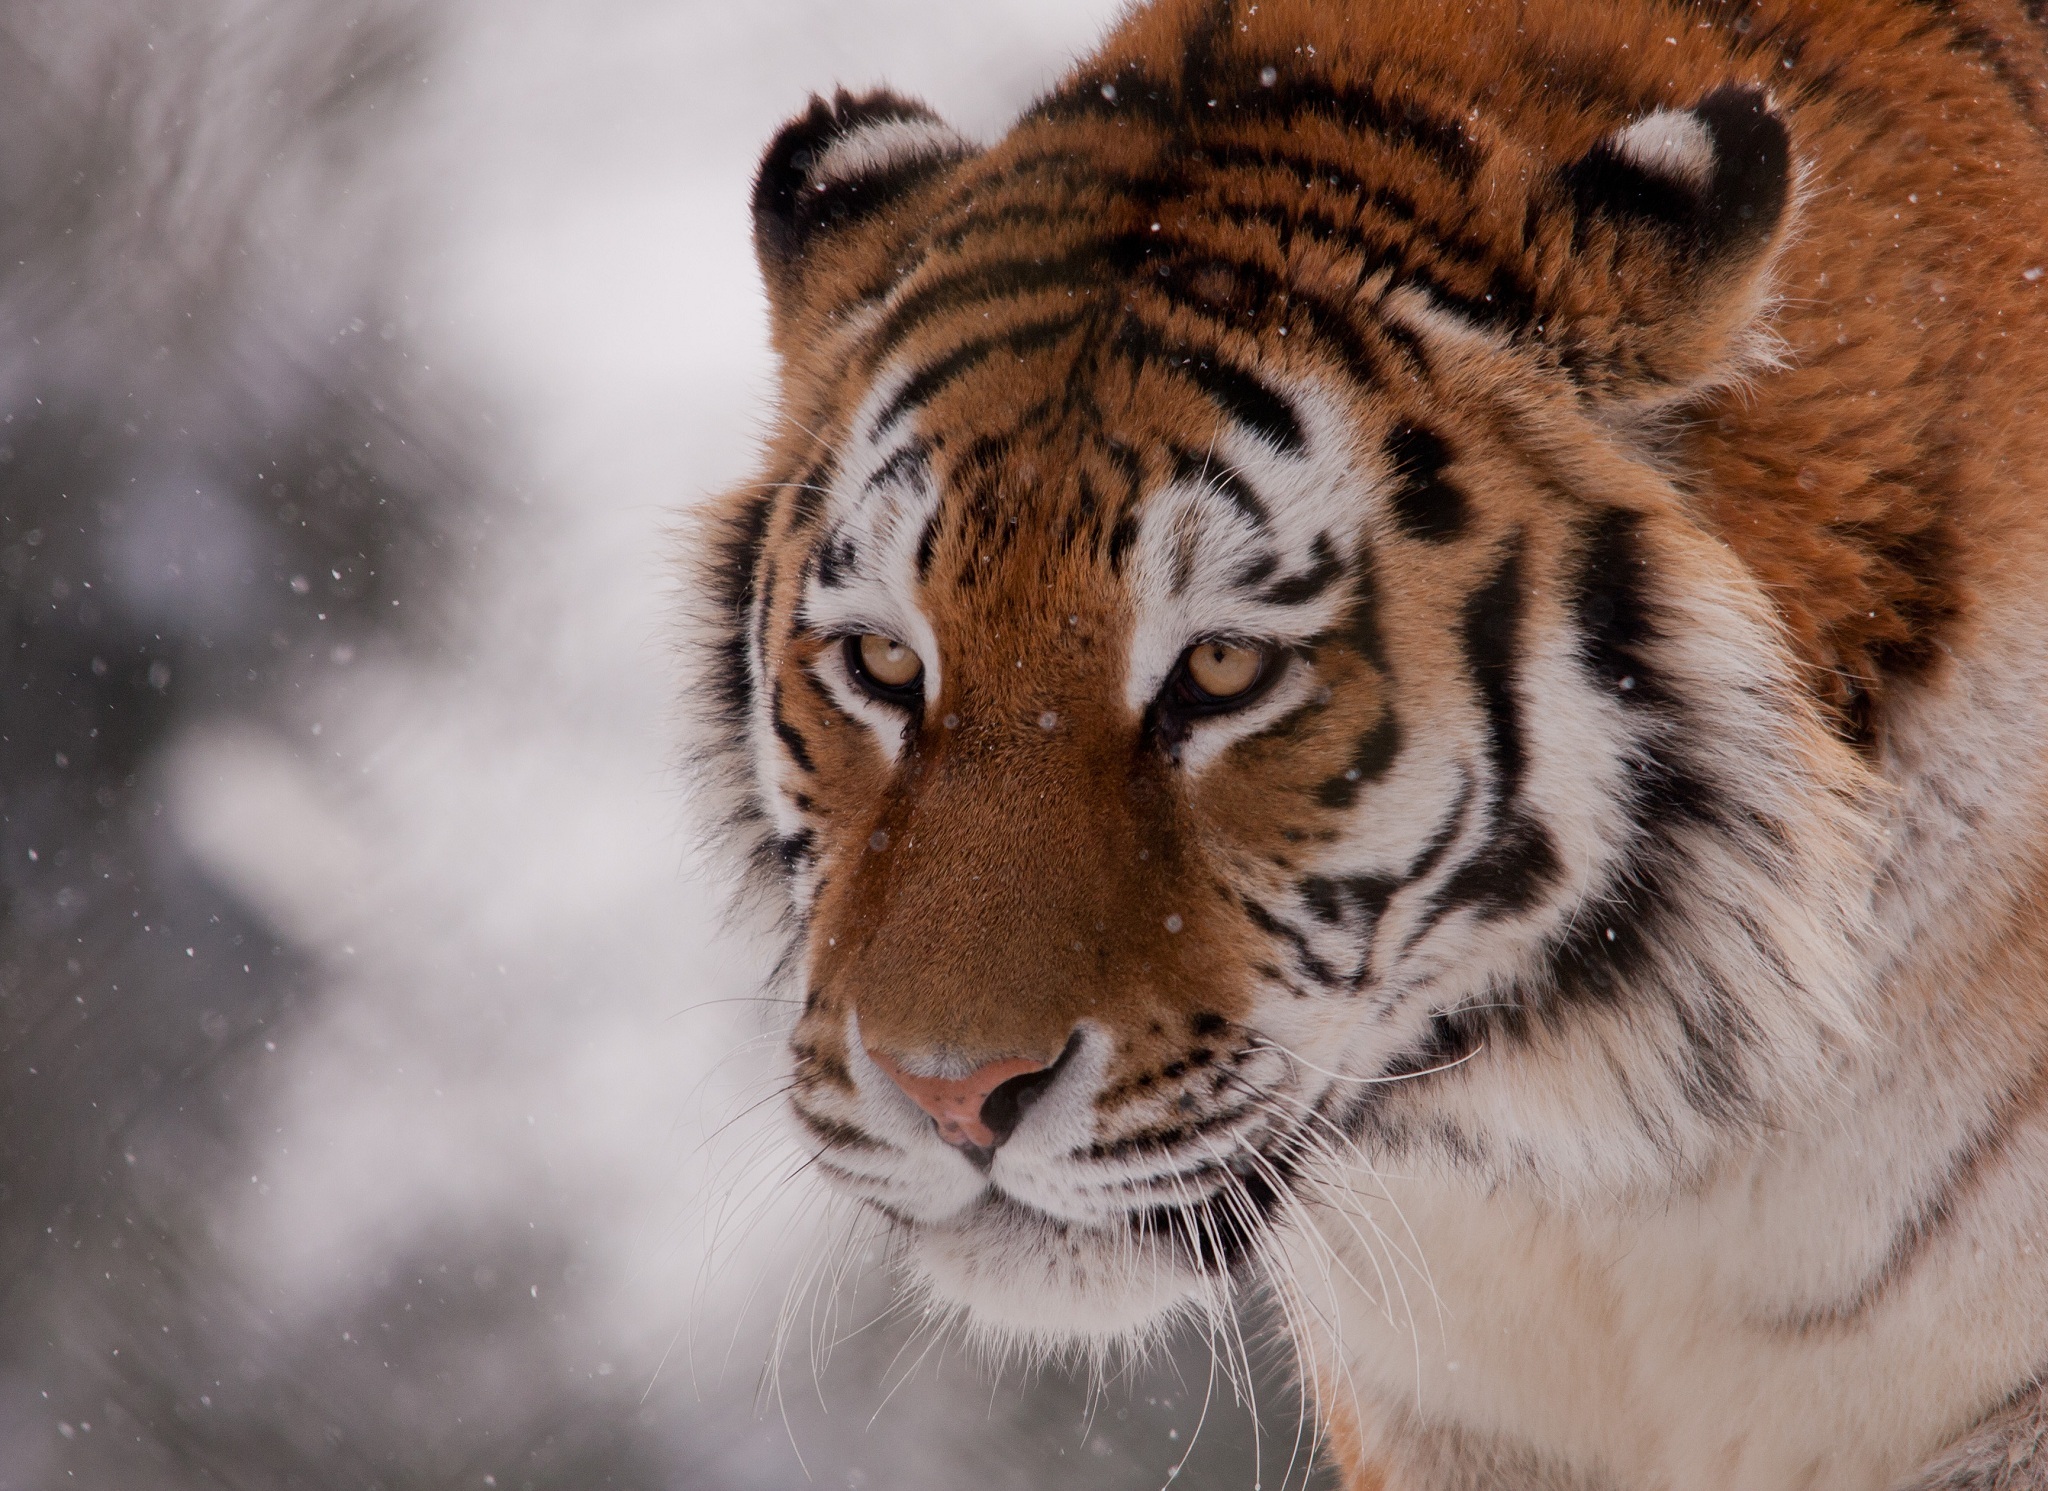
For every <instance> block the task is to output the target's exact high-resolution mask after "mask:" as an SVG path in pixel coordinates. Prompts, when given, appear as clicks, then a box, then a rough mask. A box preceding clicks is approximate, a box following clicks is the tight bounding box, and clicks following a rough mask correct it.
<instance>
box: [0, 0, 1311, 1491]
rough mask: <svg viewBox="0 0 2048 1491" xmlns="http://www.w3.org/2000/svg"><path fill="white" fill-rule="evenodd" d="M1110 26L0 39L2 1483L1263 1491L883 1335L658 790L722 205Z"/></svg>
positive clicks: (1217, 1448) (500, 24)
mask: <svg viewBox="0 0 2048 1491" xmlns="http://www.w3.org/2000/svg"><path fill="white" fill-rule="evenodd" d="M1112 9H1113V7H1112V6H1111V5H1110V4H1109V3H1107V0H1040V3H1035V4H1034V3H1026V0H973V3H971V4H969V3H962V0H857V3H856V0H844V3H826V0H813V3H777V4H756V5H741V4H733V3H728V4H713V3H705V0H489V3H484V0H475V3H458V0H47V3H35V0H6V3H4V4H0V119H4V122H5V126H6V127H5V128H4V129H0V1291H4V1296H0V1300H4V1303H0V1491H31V1488H34V1491H43V1488H50V1487H58V1486H66V1487H72V1486H76V1487H91V1488H110V1491H112V1488H142V1487H166V1488H185V1487H251V1488H255V1487H264V1488H270V1487H308V1488H315V1487H317V1488H330V1487H331V1488H344V1487H346V1488H369V1487H387V1488H399V1487H443V1486H447V1487H456V1486H465V1487H467V1486H476V1487H490V1486H497V1487H507V1488H513V1487H523V1488H536V1491H538V1488H585V1487H593V1488H594V1487H622V1488H624V1487H635V1488H657V1487H659V1488H698V1487H702V1488H720V1491H745V1488H754V1487H762V1488H769V1487H802V1486H808V1485H816V1486H825V1487H839V1486H845V1487H863V1486H867V1487H875V1488H893V1487H901V1488H910V1491H919V1488H934V1491H941V1488H952V1487H968V1486H972V1487H975V1488H977V1491H981V1488H991V1491H993V1488H1010V1487H1017V1488H1025V1487H1052V1486H1058V1487H1090V1488H1092V1487H1102V1488H1147V1487H1157V1486H1163V1485H1165V1484H1166V1483H1167V1482H1168V1480H1169V1479H1172V1478H1173V1477H1174V1474H1175V1467H1176V1466H1177V1465H1179V1464H1180V1463H1181V1461H1182V1459H1183V1456H1185V1455H1187V1454H1188V1451H1189V1449H1190V1446H1191V1445H1192V1446H1193V1454H1192V1456H1191V1457H1190V1458H1188V1459H1187V1462H1186V1469H1185V1470H1184V1471H1182V1472H1181V1473H1180V1474H1179V1476H1178V1478H1177V1479H1175V1480H1174V1484H1175V1485H1176V1486H1181V1487H1186V1486H1202V1487H1217V1488H1221V1487H1233V1488H1249V1487H1252V1486H1254V1485H1255V1484H1262V1485H1263V1486H1264V1487H1267V1488H1277V1487H1280V1486H1282V1485H1283V1484H1286V1485H1290V1486H1301V1485H1303V1484H1304V1483H1305V1481H1306V1480H1307V1479H1308V1472H1307V1470H1306V1466H1305V1463H1304V1462H1305V1459H1306V1456H1305V1452H1304V1449H1303V1446H1302V1444H1301V1442H1300V1435H1299V1430H1298V1424H1299V1418H1300V1415H1299V1412H1298V1407H1297V1403H1296V1399H1295V1396H1294V1394H1293V1392H1292V1390H1291V1389H1290V1388H1289V1387H1288V1385H1287V1383H1288V1379H1287V1373H1286V1366H1287V1358H1286V1353H1285V1351H1284V1350H1282V1349H1281V1348H1279V1347H1277V1346H1275V1345H1273V1344H1272V1343H1271V1342H1270V1341H1269V1342H1266V1343H1265V1344H1261V1341H1260V1338H1259V1326H1258V1322H1257V1319H1256V1318H1255V1317H1253V1318H1248V1321H1247V1326H1246V1332H1245V1335H1246V1338H1247V1339H1249V1340H1250V1341H1251V1345H1250V1346H1249V1348H1248V1350H1247V1348H1245V1347H1244V1346H1243V1345H1242V1343H1241V1342H1240V1341H1239V1340H1236V1339H1233V1340H1232V1341H1231V1342H1230V1343H1228V1352H1229V1354H1230V1355H1231V1357H1232V1358H1233V1359H1234V1360H1235V1361H1236V1362H1237V1363H1238V1364H1239V1365H1238V1366H1237V1367H1236V1370H1235V1373H1234V1375H1235V1376H1236V1377H1237V1378H1239V1379H1242V1378H1243V1377H1244V1375H1245V1373H1244V1368H1243V1366H1242V1363H1243V1362H1244V1361H1246V1360H1248V1361H1249V1362H1250V1364H1251V1367H1252V1369H1253V1375H1254V1377H1255V1378H1256V1379H1257V1388H1258V1394H1259V1400H1260V1401H1259V1407H1260V1412H1261V1415H1262V1417H1263V1419H1264V1421H1265V1434H1264V1443H1263V1445H1262V1446H1261V1445H1259V1444H1257V1443H1256V1442H1255V1441H1256V1438H1257V1436H1255V1435H1254V1434H1253V1432H1252V1431H1251V1428H1250V1423H1251V1419H1250V1416H1249V1414H1248V1411H1247V1409H1246V1407H1245V1406H1244V1405H1243V1404H1241V1403H1238V1402H1236V1401H1234V1394H1233V1391H1232V1388H1231V1386H1230V1384H1229V1382H1228V1381H1226V1380H1225V1377H1224V1374H1223V1372H1222V1369H1220V1368H1219V1369H1216V1370H1215V1371H1213V1372H1212V1368H1211V1365H1210V1364H1211V1355H1210V1350H1209V1343H1207V1342H1205V1341H1199V1340H1190V1341H1185V1342H1181V1343H1179V1344H1178V1345H1177V1346H1176V1347H1174V1348H1173V1349H1171V1350H1169V1351H1166V1352H1163V1353H1161V1354H1159V1355H1158V1356H1157V1357H1156V1358H1155V1359H1153V1360H1151V1361H1150V1362H1148V1363H1145V1364H1142V1365H1140V1366H1136V1367H1133V1368H1131V1369H1129V1370H1128V1371H1126V1372H1124V1373H1123V1374H1122V1375H1121V1376H1119V1377H1117V1378H1116V1379H1115V1380H1112V1381H1110V1382H1107V1383H1097V1384H1091V1383H1090V1382H1089V1381H1088V1380H1087V1378H1086V1376H1085V1374H1076V1373H1070V1372H1067V1371H1064V1370H1062V1369H1060V1368H1059V1367H1057V1366H1053V1367H1047V1368H1044V1369H1042V1370H1039V1371H1037V1372H1035V1373H1030V1374H1025V1373H1021V1372H1020V1371H1018V1370H1017V1369H1016V1368H1015V1367H1012V1368H1010V1369H1009V1370H1007V1371H1005V1372H1002V1373H991V1372H989V1371H986V1370H984V1368H983V1367H982V1365H981V1364H978V1363H976V1362H974V1361H972V1360H969V1359H967V1358H964V1357H963V1356H962V1354H961V1352H960V1351H959V1350H958V1349H957V1347H955V1346H954V1345H953V1344H952V1343H951V1342H950V1341H948V1340H947V1339H946V1338H945V1337H944V1336H943V1335H942V1334H939V1333H935V1332H934V1331H932V1330H931V1329H930V1328H929V1325H928V1324H927V1323H921V1322H919V1321H918V1320H916V1319H914V1318H906V1317H905V1316H904V1315H903V1314H902V1313H901V1312H900V1311H897V1312H892V1311H890V1309H889V1308H888V1306H889V1291H888V1281H887V1276H886V1270H885V1269H882V1268H878V1267H877V1266H876V1260H877V1258H878V1257H879V1250H878V1249H877V1248H876V1247H875V1246H874V1245H873V1240H872V1239H871V1238H868V1237H867V1236H866V1235H865V1234H863V1233H861V1232H860V1231H859V1229H858V1228H857V1227H855V1226H854V1225H853V1222H854V1219H852V1218H849V1217H847V1216H845V1215H844V1214H842V1213H841V1212H839V1211H838V1210H836V1209H835V1207H834V1206H833V1204H832V1203H831V1202H830V1200H829V1198H826V1197H825V1196H823V1195H822V1194H821V1193H820V1192H819V1191H818V1190H817V1189H816V1188H815V1187H814V1186H813V1185H812V1184H811V1182H810V1180H809V1178H808V1177H805V1176H802V1175H800V1174H798V1173H797V1172H799V1171H800V1170H801V1168H802V1155H801V1153H800V1152H799V1151H798V1150H797V1149H796V1148H795V1147H794V1145H793V1143H792V1142H791V1140H790V1139H789V1137H788V1136H787V1135H786V1134H785V1132H784V1130H783V1128H782V1119H781V1114H780V1112H779V1105H778V1103H777V1102H776V1100H775V1098H774V1083H775V1071H776V1064H775V1059H774V1052H773V1049H772V1048H773V1039H772V1036H771V1035H770V1034H768V1032H770V1031H771V1030H772V1027H773V1024H774V1020H775V1016H776V1011H775V1009H774V1008H773V1007H772V1006H771V1005H768V1004H766V1003H764V1002H763V1001H762V1000H761V999H760V998H759V997H758V988H759V979H760V976H761V973H762V971H763V970H762V968H761V967H760V964H759V961H758V958H757V956H756V954H755V953H754V952H753V950H751V949H750V948H748V947H747V946H745V945H744V944H741V943H739V942H737V941H734V940H731V939H727V938H722V937H721V935H720V934H719V932H718V929H717V926H716V916H715V905H716V886H715V884H714V883H712V877H713V874H714V872H712V871H710V870H708V869H705V868H703V867H701V866H700V864H699V862H698V856H697V854H696V852H695V850H694V849H693V847H692V844H691V840H690V837H689V833H688V830H687V828H686V823H687V821H688V812H687V806H688V805H687V803H686V802H684V801H683V799H682V797H681V791H682V789H681V787H680V786H679V785H678V782H679V775H678V773H676V772H675V770H674V769H673V762H672V759H671V745H670V741H671V736H672V732H671V729H670V719H671V711H672V707H673V691H674V689H675V687H676V681H675V680H676V668H675V662H674V659H673V657H672V655H671V651H670V648H669V645H668V628H669V621H668V618H669V615H670V612H671V609H672V605H673V584H674V580H673V578H672V575H673V572H674V570H675V564H674V560H675V543H674V540H673V537H672V532H673V528H674V524H675V520H676V517H677V515H678V514H679V513H680V512H682V511H684V510H685V509H686V508H687V507H688V505H689V504H691V503H692V502H694V501H697V500H700V499H701V498H702V497H703V496H704V495H705V494H706V493H709V492H712V491H715V490H717V489H718V488H719V487H720V486H721V485H723V484H725V483H729V482H732V481H735V480H739V479H742V478H743V477H744V475H745V473H746V468H747V463H748V460H749V442H750V440H751V439H752V437H753V434H754V432H755V431H756V429H757V428H758V419H759V416H758V410H759V408H760V407H761V401H762V399H763V397H764V394H765V391H766V388H767V376H768V371H769V370H768V364H767V358H766V354H765V348H764V323H763V308H762V305H761V302H760V298H759V295H758V292H757V288H756V285H755V281H754V276H753V268H752V262H751V257H750V251H749V247H748V242H747V218H746V195H747V188H748V185H749V181H750V177H751V172H752V167H753V162H754V158H755V155H756V153H757V152H758V150H759V149H760V147H761V145H762V143H763V142H765V140H766V139H767V138H768V136H769V135H770V134H771V133H772V131H773V129H774V128H775V126H776V124H777V123H778V122H779V121H780V120H781V119H782V118H783V117H784V116H786V115H788V114H790V113H792V112H794V111H795V110H797V109H798V108H799V107H801V105H802V104H803V102H804V98H805V95H806V94H807V92H808V91H809V90H810V89H812V88H821V89H822V88H829V87H830V86H832V85H833V84H835V83H846V84H849V85H853V86H863V85H869V84H873V83H877V82H881V81H884V80H887V81H889V82H890V83H892V84H894V85H895V86H897V87H899V88H901V89H903V90H905V91H908V92H912V93H916V94H921V95H922V96H924V97H925V98H926V99H928V100H929V101H930V102H931V103H933V104H934V105H935V106H937V107H938V108H939V109H940V110H941V111H942V112H944V113H946V114H947V115H948V116H949V117H951V118H952V119H954V120H955V121H956V122H957V123H958V124H959V125H960V126H961V127H963V128H964V129H966V130H967V131H968V132H970V133H974V134H979V135H981V136H983V137H988V136H992V135H994V134H996V133H998V132H999V131H1000V130H1001V128H1002V126H1003V124H1004V122H1005V121H1006V119H1007V118H1008V116H1009V115H1010V114H1012V113H1013V112H1014V111H1015V110H1016V109H1017V108H1018V107H1020V106H1021V105H1022V104H1023V103H1024V102H1026V101H1027V100H1028V99H1029V98H1030V97H1031V95H1032V94H1033V93H1034V92H1035V91H1036V90H1038V89H1039V88H1040V87H1042V86H1043V85H1044V84H1046V83H1047V82H1048V81H1050V80H1051V78H1052V77H1053V76H1055V75H1056V74H1057V72H1058V71H1059V70H1060V69H1061V68H1062V67H1063V66H1064V65H1065V63H1066V62H1067V61H1068V60H1069V59H1070V58H1071V57H1072V56H1073V55H1074V54H1075V53H1076V52H1077V51H1079V50H1080V49H1082V48H1084V47H1085V46H1087V45H1088V44H1089V43H1090V41H1091V40H1092V39H1093V38H1094V36H1095V35H1096V34H1097V32H1098V30H1099V29H1100V28H1101V27H1102V26H1103V25H1104V24H1105V23H1106V21H1107V20H1108V19H1109V16H1110V13H1111V11H1112ZM828 1348H829V1349H828ZM1205 1405H1206V1407H1205ZM1290 1466H1291V1473H1290Z"/></svg>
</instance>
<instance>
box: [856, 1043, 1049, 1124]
mask: <svg viewBox="0 0 2048 1491" xmlns="http://www.w3.org/2000/svg"><path fill="white" fill-rule="evenodd" d="M868 1056H869V1058H870V1059H871V1060H872V1061H873V1062H874V1063H875V1065H876V1066H878V1067H880V1068H881V1069H882V1070H883V1071H885V1072H887V1073H888V1074H889V1080H890V1081H892V1082H894V1083H895V1084H896V1085H897V1086H898V1087H900V1088H902V1089H903V1090H904V1092H905V1093H907V1094H909V1097H910V1100H911V1101H912V1102H913V1103H915V1104H917V1106H918V1107H920V1108H922V1109H924V1111H925V1112H927V1113H929V1114H931V1116H932V1119H933V1121H934V1122H935V1123H937V1124H938V1126H939V1137H940V1138H941V1139H943V1140H945V1141H946V1142H947V1143H948V1144H973V1145H978V1146H979V1147H980V1148H982V1149H993V1148H995V1146H996V1145H997V1144H998V1143H999V1142H1000V1141H1001V1139H1002V1138H1006V1137H1008V1136H1007V1134H1005V1135H998V1134H997V1133H996V1131H995V1130H994V1129H992V1128H990V1127H989V1125H988V1123H987V1121H986V1120H985V1119H984V1118H983V1117H982V1111H981V1110H982V1105H983V1104H985V1103H986V1102H987V1101H988V1095H989V1094H990V1093H992V1092H994V1091H995V1090H996V1089H997V1088H998V1087H1001V1086H1002V1085H1003V1084H1004V1083H1005V1082H1008V1081H1009V1080H1010V1079H1011V1078H1013V1077H1024V1076H1029V1075H1030V1074H1031V1073H1032V1072H1042V1071H1044V1070H1045V1068H1046V1064H1045V1063H1044V1062H1042V1061H1032V1060H1030V1059H1028V1058H1026V1057H1021V1056H1020V1057H1013V1058H1012V1059H1010V1060H1008V1061H991V1062H990V1063H989V1064H988V1065H987V1066H985V1067H982V1068H981V1069H980V1070H978V1071H974V1072H970V1073H968V1075H966V1076H965V1077H957V1078H955V1077H917V1076H912V1075H911V1074H910V1073H909V1072H906V1071H904V1070H903V1068H902V1067H900V1066H898V1065H896V1063H895V1062H893V1061H891V1060H890V1059H889V1058H888V1057H886V1056H884V1055H882V1053H881V1052H879V1051H872V1050H871V1051H869V1052H868Z"/></svg>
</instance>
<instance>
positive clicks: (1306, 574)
mask: <svg viewBox="0 0 2048 1491" xmlns="http://www.w3.org/2000/svg"><path fill="white" fill-rule="evenodd" d="M1343 573H1344V561H1343V559H1342V558H1341V557H1340V556H1339V555H1338V553H1337V546H1336V545H1335V544H1333V543H1331V542H1330V535H1329V534H1327V533H1318V534H1317V535H1316V536H1315V540H1314V542H1312V543H1311V544H1310V545H1309V567H1308V568H1307V569H1305V570H1303V571H1302V572H1301V573H1300V574H1298V575H1289V576H1288V577H1287V578H1286V579H1284V580H1275V581H1274V582H1273V583H1272V584H1271V585H1268V586H1267V587H1266V588H1265V589H1264V590H1262V591H1260V592H1259V596H1258V598H1259V600H1260V601H1262V602H1264V603H1265V604H1266V605H1269V606H1299V605H1303V604H1306V603H1307V602H1309V601H1312V600H1314V599H1315V598H1316V597H1317V596H1319V595H1321V594H1322V593H1323V592H1324V591H1325V590H1327V589H1329V588H1330V584H1331V582H1332V581H1334V580H1336V579H1338V578H1339V577H1341V576H1342V575H1343Z"/></svg>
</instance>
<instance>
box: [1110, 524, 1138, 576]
mask: <svg viewBox="0 0 2048 1491" xmlns="http://www.w3.org/2000/svg"><path fill="white" fill-rule="evenodd" d="M1137 541H1138V519H1137V517H1136V515H1135V514H1132V513H1125V514H1124V515H1123V516H1122V517H1120V518H1118V519H1117V520H1116V526H1115V527H1114V528H1112V529H1110V531H1109V572H1110V573H1111V574H1112V575H1120V574H1122V573H1123V569H1124V555H1125V554H1126V553H1127V552H1129V550H1130V547H1131V545H1132V544H1134V543H1136V542H1137Z"/></svg>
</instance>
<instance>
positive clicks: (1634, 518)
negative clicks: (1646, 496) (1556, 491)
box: [1571, 507, 1670, 708]
mask: <svg viewBox="0 0 2048 1491" xmlns="http://www.w3.org/2000/svg"><path fill="white" fill-rule="evenodd" d="M1642 521H1643V520H1642V514H1640V513H1633V512H1630V511H1628V510H1627V509H1626V508H1618V507H1616V508H1608V509H1607V510H1606V511H1604V512H1602V513H1601V514H1600V515H1599V516H1598V517H1597V518H1596V519H1595V520H1594V522H1593V525H1592V528H1591V531H1590V532H1589V533H1588V534H1587V537H1586V543H1585V548H1584V550H1583V551H1582V552H1581V554H1580V557H1579V563H1578V572H1577V574H1576V575H1575V576H1574V577H1573V583H1572V592H1571V613H1572V620H1573V622H1574V623H1575V624H1576V626H1577V628H1578V633H1579V658H1580V661H1581V662H1582V663H1583V664H1584V665H1585V668H1586V672H1587V673H1588V674H1589V675H1590V676H1591V677H1592V679H1593V681H1594V682H1595V683H1596V684H1598V685H1599V686H1600V688H1601V689H1602V690H1603V691H1605V692H1609V693H1612V694H1613V695H1614V696H1615V697H1616V698H1617V699H1619V700H1620V701H1621V703H1623V704H1625V705H1629V706H1631V707H1637V708H1640V707H1646V706H1650V705H1656V704H1664V703H1668V702H1669V701H1670V695H1669V693H1668V691H1667V690H1666V689H1665V688H1664V686H1663V684H1662V683H1661V681H1660V680H1659V678H1658V676H1657V674H1656V672H1655V671H1654V670H1653V669H1652V668H1651V666H1650V662H1649V648H1650V646H1651V645H1652V644H1653V643H1654V642H1655V641H1656V640H1657V635H1658V633H1657V628H1656V624H1655V623H1654V622H1653V621H1652V620H1651V617H1650V605H1649V600H1648V591H1649V587H1650V583H1651V581H1652V580H1653V579H1654V578H1655V577H1654V575H1653V574H1652V572H1651V569H1650V561H1649V559H1648V558H1647V557H1646V555H1645V554H1644V551H1643V544H1642V538H1641V528H1642Z"/></svg>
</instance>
